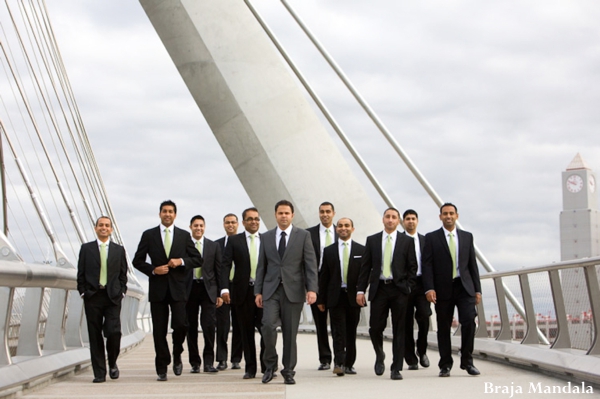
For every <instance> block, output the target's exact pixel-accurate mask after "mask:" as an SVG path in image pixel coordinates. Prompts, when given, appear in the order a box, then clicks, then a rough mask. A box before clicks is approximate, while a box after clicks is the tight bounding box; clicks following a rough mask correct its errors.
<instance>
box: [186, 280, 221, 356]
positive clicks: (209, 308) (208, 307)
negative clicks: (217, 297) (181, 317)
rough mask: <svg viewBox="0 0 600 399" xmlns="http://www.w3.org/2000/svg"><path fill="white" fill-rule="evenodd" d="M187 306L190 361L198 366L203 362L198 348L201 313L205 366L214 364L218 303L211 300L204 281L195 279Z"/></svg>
mask: <svg viewBox="0 0 600 399" xmlns="http://www.w3.org/2000/svg"><path fill="white" fill-rule="evenodd" d="M185 308H186V312H187V320H188V323H189V326H190V328H189V329H188V334H187V346H188V352H189V353H188V356H189V362H190V364H191V365H192V366H198V367H200V365H201V364H202V359H200V351H199V349H198V314H200V326H201V327H202V337H203V338H204V350H203V351H202V358H203V359H204V367H207V366H212V365H213V364H214V362H215V349H214V348H215V324H216V315H215V309H216V305H215V304H214V303H213V302H212V301H211V300H210V297H209V296H208V292H207V291H206V286H205V285H204V281H202V280H194V282H193V283H192V291H191V293H190V297H189V299H188V301H187V304H186V307H185Z"/></svg>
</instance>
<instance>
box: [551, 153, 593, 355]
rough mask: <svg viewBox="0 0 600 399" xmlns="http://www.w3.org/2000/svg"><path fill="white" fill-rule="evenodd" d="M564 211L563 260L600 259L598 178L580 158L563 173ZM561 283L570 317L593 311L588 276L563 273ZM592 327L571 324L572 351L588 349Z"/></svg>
mask: <svg viewBox="0 0 600 399" xmlns="http://www.w3.org/2000/svg"><path fill="white" fill-rule="evenodd" d="M562 192H563V210H562V212H561V213H560V252H561V260H572V259H582V258H588V257H591V256H600V227H599V226H600V212H599V210H598V194H597V182H596V175H595V174H594V172H593V171H592V170H591V169H590V168H589V166H588V165H587V164H586V162H585V161H584V160H583V158H582V157H581V155H579V154H577V155H575V158H573V160H572V161H571V163H570V164H569V166H567V169H566V170H565V171H564V172H562ZM561 282H562V288H563V294H564V298H565V307H566V311H567V314H569V315H571V318H572V319H576V318H579V319H581V318H582V315H583V313H584V312H589V311H590V303H589V299H588V297H587V289H586V283H585V276H584V274H583V270H581V269H570V270H564V271H562V272H561ZM590 326H591V325H590V324H570V325H569V332H570V334H571V342H572V345H573V347H577V348H581V349H584V348H587V347H588V346H589V342H590V341H589V340H590V336H591V335H590V334H591V331H590Z"/></svg>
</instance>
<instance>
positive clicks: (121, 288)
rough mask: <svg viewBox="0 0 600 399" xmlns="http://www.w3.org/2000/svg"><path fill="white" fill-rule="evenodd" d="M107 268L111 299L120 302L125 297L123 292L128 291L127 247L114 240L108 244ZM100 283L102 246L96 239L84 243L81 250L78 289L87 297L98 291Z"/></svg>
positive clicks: (107, 284)
mask: <svg viewBox="0 0 600 399" xmlns="http://www.w3.org/2000/svg"><path fill="white" fill-rule="evenodd" d="M106 268H107V276H106V277H107V279H106V280H107V281H106V291H107V293H108V297H109V298H110V300H111V301H113V302H114V303H115V304H118V303H119V302H120V301H121V299H123V294H124V293H125V292H127V259H126V257H125V248H123V247H122V246H121V245H119V244H115V243H114V242H112V241H110V243H109V245H108V258H107V259H106ZM99 285H100V248H98V241H97V240H94V241H91V242H88V243H85V244H83V245H82V246H81V249H80V250H79V259H78V262H77V291H79V294H83V296H84V298H85V299H87V298H90V297H92V296H93V295H94V294H95V293H96V292H97V291H98V286H99Z"/></svg>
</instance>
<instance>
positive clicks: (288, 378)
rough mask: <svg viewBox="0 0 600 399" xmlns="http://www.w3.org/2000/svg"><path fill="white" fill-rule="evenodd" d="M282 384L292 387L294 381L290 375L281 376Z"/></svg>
mask: <svg viewBox="0 0 600 399" xmlns="http://www.w3.org/2000/svg"><path fill="white" fill-rule="evenodd" d="M283 383H284V384H287V385H294V384H295V383H296V380H294V377H292V376H291V375H290V374H286V375H284V376H283Z"/></svg>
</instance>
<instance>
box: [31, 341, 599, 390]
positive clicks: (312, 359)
mask: <svg viewBox="0 0 600 399" xmlns="http://www.w3.org/2000/svg"><path fill="white" fill-rule="evenodd" d="M278 345H279V346H281V337H280V339H279V340H278ZM385 351H386V354H387V355H388V359H387V361H386V368H389V365H390V362H391V343H390V342H387V341H386V342H385ZM357 352H358V359H357V364H356V365H355V368H356V370H357V372H358V374H357V375H346V376H344V377H338V376H335V375H333V374H332V372H331V371H318V370H317V366H318V362H317V356H316V342H315V336H314V335H313V334H302V333H301V334H299V335H298V365H297V367H296V385H284V384H283V380H282V378H281V376H279V377H278V378H275V379H273V381H272V382H271V383H269V384H263V383H261V379H260V377H259V376H258V377H257V378H256V379H254V380H243V379H242V376H243V374H244V372H243V370H231V369H227V370H225V371H222V372H219V373H218V374H205V373H200V374H191V373H190V367H189V365H188V364H186V363H185V352H184V371H183V374H182V375H181V376H179V377H176V376H175V375H174V374H173V373H172V370H169V374H168V378H169V380H168V381H167V382H157V381H156V374H155V372H154V348H153V342H152V336H151V335H148V336H147V337H146V339H145V340H144V342H143V343H142V344H141V345H139V346H138V347H137V348H135V349H133V350H131V351H129V352H127V353H124V354H122V355H121V357H120V358H119V368H120V370H121V377H120V378H119V379H118V380H110V379H108V380H107V382H105V383H103V384H92V382H91V381H92V379H93V374H92V371H91V368H90V367H88V368H86V369H84V370H82V371H81V372H79V373H78V374H76V375H72V376H69V377H67V378H64V379H63V380H61V381H58V382H56V383H53V384H50V385H47V386H45V387H43V388H40V389H37V390H35V391H30V392H28V393H25V394H24V395H23V397H24V398H28V399H51V398H59V399H72V398H73V399H75V398H77V399H79V398H86V399H133V398H148V399H154V398H160V399H171V398H173V399H175V398H179V399H181V398H219V399H221V398H246V399H262V398H269V399H279V398H281V399H283V398H285V399H305V398H317V397H318V398H342V399H355V398H356V399H358V398H360V399H365V398H401V397H402V398H406V397H407V395H408V397H411V396H413V395H418V396H419V397H421V398H434V397H441V398H461V399H471V398H473V399H474V398H478V399H480V398H485V397H489V398H490V399H496V398H498V399H499V398H510V397H511V394H510V392H509V393H502V388H499V393H489V390H490V389H491V388H489V386H490V383H491V384H493V385H494V386H501V387H508V388H505V389H507V390H508V391H510V389H511V387H512V389H513V392H514V395H513V396H512V397H516V398H524V397H539V396H541V395H540V393H539V391H538V392H530V386H531V385H532V384H533V386H535V387H541V388H542V389H547V388H546V387H551V388H552V387H555V386H557V387H562V388H560V389H562V390H566V389H567V387H568V386H569V382H568V381H565V380H560V379H556V378H552V377H549V376H546V375H544V374H541V373H537V372H534V371H529V370H524V369H519V368H515V367H511V366H507V365H504V364H499V363H495V362H489V361H484V360H476V363H475V364H476V366H477V367H478V368H479V370H480V371H481V373H482V374H481V376H478V377H471V376H469V375H467V373H466V372H464V371H463V370H460V369H459V368H458V367H457V366H456V365H457V364H458V359H457V358H455V367H454V368H453V370H452V376H451V377H450V378H439V377H438V368H437V366H436V365H437V361H438V360H439V356H438V354H437V350H436V349H435V348H433V349H432V350H431V351H429V358H430V360H431V363H432V366H431V367H429V368H427V369H424V368H420V369H419V370H417V371H408V370H406V369H405V370H404V371H403V372H402V375H403V376H404V380H402V381H392V380H391V379H390V378H389V371H386V373H385V374H384V375H383V376H376V375H375V373H374V372H373V364H374V361H375V356H374V353H373V348H372V346H371V342H370V341H369V340H368V339H364V338H363V339H358V340H357ZM242 367H243V363H242ZM570 384H571V393H567V392H561V393H555V394H552V395H551V396H552V398H574V397H580V395H581V394H577V393H573V391H574V390H575V387H578V388H579V389H581V384H577V383H575V382H571V383H570ZM486 386H487V387H488V389H487V391H486ZM519 387H520V388H521V390H522V393H519V392H518V389H519ZM586 387H587V389H592V390H593V395H590V394H586V395H585V396H584V397H598V398H600V395H598V393H597V392H599V390H598V389H595V388H593V387H590V386H589V385H586Z"/></svg>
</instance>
